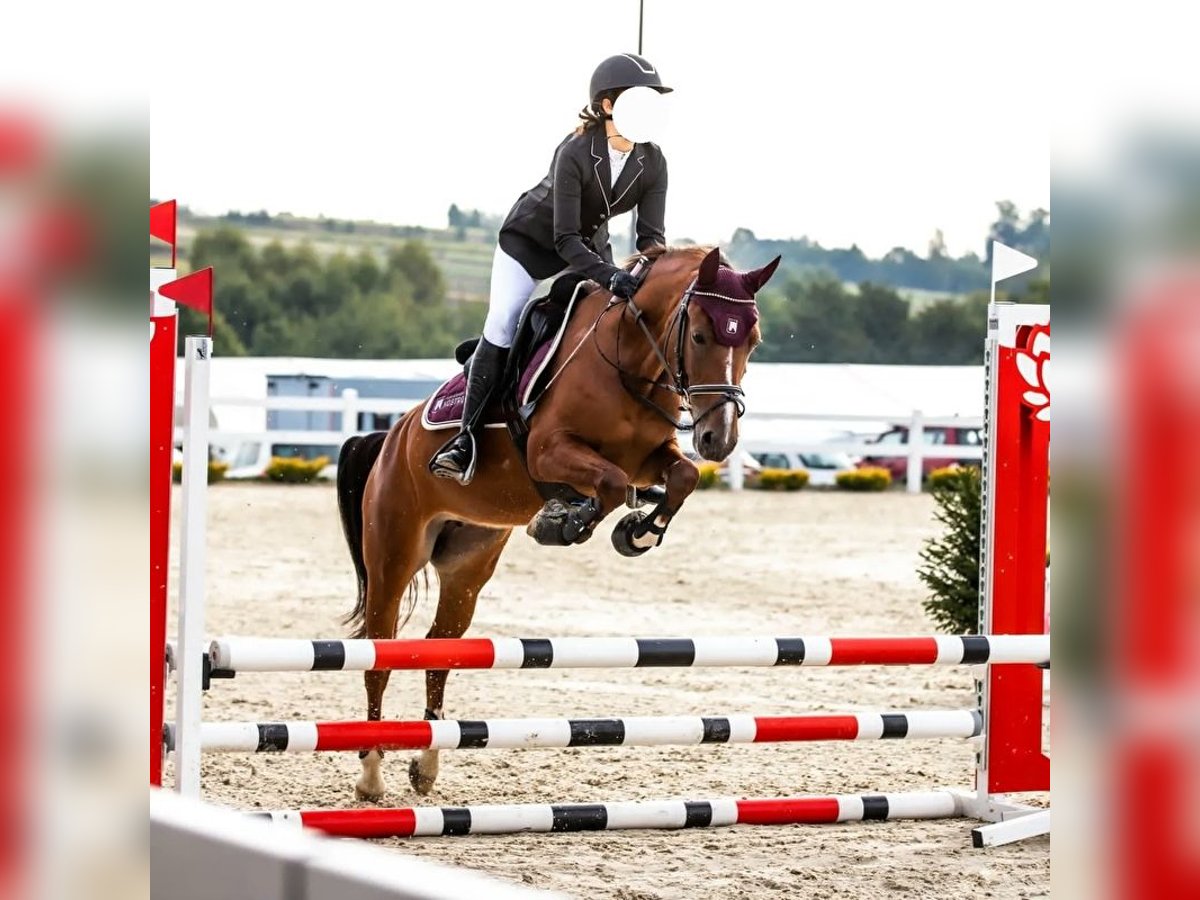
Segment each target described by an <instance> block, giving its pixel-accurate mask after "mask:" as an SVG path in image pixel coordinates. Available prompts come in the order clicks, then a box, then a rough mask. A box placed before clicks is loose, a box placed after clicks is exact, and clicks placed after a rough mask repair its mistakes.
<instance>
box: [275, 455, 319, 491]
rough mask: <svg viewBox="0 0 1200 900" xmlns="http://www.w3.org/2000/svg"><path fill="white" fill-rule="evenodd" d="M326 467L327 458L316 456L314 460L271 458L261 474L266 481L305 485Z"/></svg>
mask: <svg viewBox="0 0 1200 900" xmlns="http://www.w3.org/2000/svg"><path fill="white" fill-rule="evenodd" d="M327 465H329V457H327V456H318V457H317V458H316V459H291V458H286V457H282V456H272V457H271V462H270V463H269V464H268V465H267V469H266V471H265V472H263V474H264V475H265V476H266V478H267V480H268V481H276V482H279V483H280V484H307V483H308V482H310V481H313V480H314V479H315V478H316V477H317V476H318V475H320V474H321V470H322V469H324V468H325V467H326V466H327Z"/></svg>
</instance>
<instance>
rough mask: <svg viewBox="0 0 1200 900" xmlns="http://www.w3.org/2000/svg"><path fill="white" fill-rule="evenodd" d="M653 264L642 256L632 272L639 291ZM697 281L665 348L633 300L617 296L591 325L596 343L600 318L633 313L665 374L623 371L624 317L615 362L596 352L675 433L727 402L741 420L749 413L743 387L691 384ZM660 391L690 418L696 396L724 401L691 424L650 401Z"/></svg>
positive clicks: (678, 311) (692, 426) (669, 331)
mask: <svg viewBox="0 0 1200 900" xmlns="http://www.w3.org/2000/svg"><path fill="white" fill-rule="evenodd" d="M653 263H654V261H653V260H651V259H647V258H646V257H644V256H643V257H639V258H638V261H637V263H636V264H635V265H634V266H633V268H632V269H631V270H630V274H631V275H633V276H634V277H635V278H638V286H639V288H640V287H641V283H642V282H644V281H645V279H646V276H647V275H648V274H649V270H650V266H651V265H653ZM697 277H698V276H697ZM696 281H697V278H693V279H692V281H691V283H690V284H689V285H688V286H687V289H686V290H685V291H684V292H683V297H682V298H680V302H679V305H678V307H676V309H675V313H674V315H673V317H672V321H671V323H669V324H668V326H667V329H666V332H665V333H666V340H665V343H664V344H662V345H660V344H659V342H658V340H657V339H656V338H655V337H654V334H653V333H652V332H651V331H650V327H649V326H648V325H647V324H646V316H645V312H644V310H642V309H641V308H640V307H639V306H638V305H637V303H635V302H634V300H633V298H632V297H631V298H629V299H623V298H620V297H617V296H615V295H614V296H613V298H612V299H611V300H609V302H608V306H606V307H605V308H604V310H602V311H601V313H600V316H599V317H597V320H596V322H595V324H594V325H593V326H592V335H593V340H595V335H596V332H597V330H598V329H597V327H596V326H598V325H599V324H600V319H601V318H603V317H604V315H605V314H606V313H608V312H609V311H610V310H612V309H615V308H617V307H620V306H622V305H623V306H625V307H626V308H627V309H628V310H629V311H630V312H631V313H632V315H633V321H634V322H635V323H636V324H637V326H638V328H639V329H640V330H641V332H642V334H643V335H645V337H646V341H647V343H649V345H650V349H651V350H653V351H654V355H655V356H656V357H657V358H658V362H659V364H660V365H661V366H662V374H661V375H659V376H658V378H655V379H649V378H644V377H642V376H640V375H633V374H630V373H629V372H627V371H625V369H623V368H621V324H622V323H623V322H624V316H622V319H621V323H618V325H617V359H616V360H615V361H613V360H610V359H609V358H608V357H607V356H605V354H604V351H603V350H602V349H601V348H600V344H599V341H598V340H597V341H596V350H597V352H599V354H600V358H601V359H603V360H604V361H605V362H607V363H608V364H609V365H610V366H612V367H613V368H614V369H616V370H617V373H618V375H619V376H620V379H621V385H622V386H623V387H624V388H625V390H626V392H627V393H629V395H630V396H632V397H633V398H634V399H635V400H637V401H638V402H639V403H641V404H642V405H643V406H646V407H648V408H649V409H651V410H653V411H654V412H656V413H657V414H658V415H660V416H662V417H663V418H664V419H666V420H667V421H668V422H670V423H671V425H673V426H674V427H675V428H676V430H678V431H684V432H687V431H692V430H693V429H695V428H696V426H698V425H699V424H700V423H701V422H703V421H704V419H705V418H707V417H708V416H709V415H710V414H712V413H713V412H716V411H717V410H718V409H721V408H722V407H724V405H725V404H726V403H732V404H733V405H734V408H735V409H736V410H737V417H738V418H739V419H740V418H741V417H742V416H743V415H744V414H745V412H746V401H745V396H746V392H745V391H744V390H742V387H741V385H737V384H690V383H689V381H688V375H687V365H686V360H685V358H684V348H685V347H686V346H687V332H688V326H689V324H690V321H691V315H690V312H691V303H692V297H693V296H694V295H695V294H696ZM636 293H637V292H636V291H635V292H634V294H635V296H636ZM672 334H674V336H675V365H674V367H672V365H671V363H670V361H669V360H668V358H667V354H668V353H669V351H670V346H671V336H672ZM646 384H648V385H650V386H651V390H650V392H649V395H647V394H643V393H642V386H643V385H646ZM659 388H661V389H662V390H666V391H670V392H671V393H672V394H675V395H676V396H677V397H679V400H680V404H681V406H680V408H681V410H683V411H686V412H687V413H688V414H689V416H690V415H691V412H692V398H693V397H697V396H705V395H713V394H716V395H719V396H720V397H721V400H720V402H718V403H714V404H713V405H712V406H711V407H709V409H707V410H706V411H705V412H704V413H703V414H702V415H701V416H700V418H698V419H696V418H692V420H691V421H690V422H684V421H682V420H680V419H677V418H676V417H675V416H674V415H672V414H671V413H670V412H669V411H667V410H665V409H663V408H662V407H661V406H659V405H658V404H657V403H655V402H654V401H653V400H651V399H650V397H652V396H653V395H654V390H655V389H659Z"/></svg>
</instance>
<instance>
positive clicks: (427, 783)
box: [408, 759, 436, 797]
mask: <svg viewBox="0 0 1200 900" xmlns="http://www.w3.org/2000/svg"><path fill="white" fill-rule="evenodd" d="M435 780H436V776H429V775H423V774H421V761H420V760H419V759H413V760H410V761H409V763H408V783H409V784H411V785H412V789H413V790H414V791H416V792H417V793H418V794H420V795H421V796H422V797H424V796H425V795H426V794H428V793H429V792H430V791H432V790H433V783H434V781H435Z"/></svg>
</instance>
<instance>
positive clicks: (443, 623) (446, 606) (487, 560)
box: [408, 522, 512, 794]
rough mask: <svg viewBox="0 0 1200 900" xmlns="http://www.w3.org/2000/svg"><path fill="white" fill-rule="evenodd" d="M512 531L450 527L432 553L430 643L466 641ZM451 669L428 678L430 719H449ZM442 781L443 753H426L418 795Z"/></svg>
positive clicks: (420, 760) (417, 776) (414, 780)
mask: <svg viewBox="0 0 1200 900" xmlns="http://www.w3.org/2000/svg"><path fill="white" fill-rule="evenodd" d="M511 533H512V529H509V528H503V529H494V528H481V527H479V526H476V525H465V524H463V523H460V522H450V523H448V524H446V525H445V526H444V527H443V529H442V531H441V534H440V535H439V536H438V539H437V542H436V543H435V545H434V550H433V558H432V562H433V566H434V568H435V569H437V573H438V581H439V582H440V583H441V592H440V593H439V595H438V608H437V614H436V615H435V616H434V619H433V624H432V625H430V627H429V632H428V633H427V634H426V635H425V637H427V638H459V637H462V636H463V635H464V634H465V633H466V631H467V628H468V627H469V626H470V624H471V619H472V618H474V616H475V602H476V600H477V599H478V598H479V591H480V590H481V589H482V588H483V586H484V585H485V584H486V583H487V581H488V579H489V578H491V577H492V572H493V571H495V568H496V562H497V561H498V560H499V559H500V553H501V551H503V550H504V545H505V543H507V541H508V536H509V535H510V534H511ZM449 674H450V673H449V671H448V670H446V669H431V670H429V671H427V672H426V673H425V718H426V719H443V718H445V712H444V705H445V696H446V679H447V677H448V676H449ZM437 775H438V751H437V750H425V751H423V752H422V753H421V754H420V756H417V757H415V758H414V759H413V760H412V762H411V763H410V764H409V766H408V780H409V783H410V784H411V785H412V788H413V790H414V791H416V792H417V793H418V794H428V793H429V792H430V791H431V790H433V783H434V781H436V780H437Z"/></svg>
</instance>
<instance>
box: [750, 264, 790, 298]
mask: <svg viewBox="0 0 1200 900" xmlns="http://www.w3.org/2000/svg"><path fill="white" fill-rule="evenodd" d="M781 259H783V257H782V256H777V257H775V258H774V259H773V260H771V261H770V262H769V263H767V264H766V265H765V266H763V267H762V268H761V269H755V270H754V271H752V272H747V273H746V274H745V275H743V276H742V284H744V285H745V286H746V287H747V289H749V291H750V293H752V294H757V293H758V292H759V291H760V290H762V286H763V285H764V284H766V283H767V282H768V281H770V280H771V276H772V275H774V274H775V270H776V269H778V268H779V261H780V260H781Z"/></svg>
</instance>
